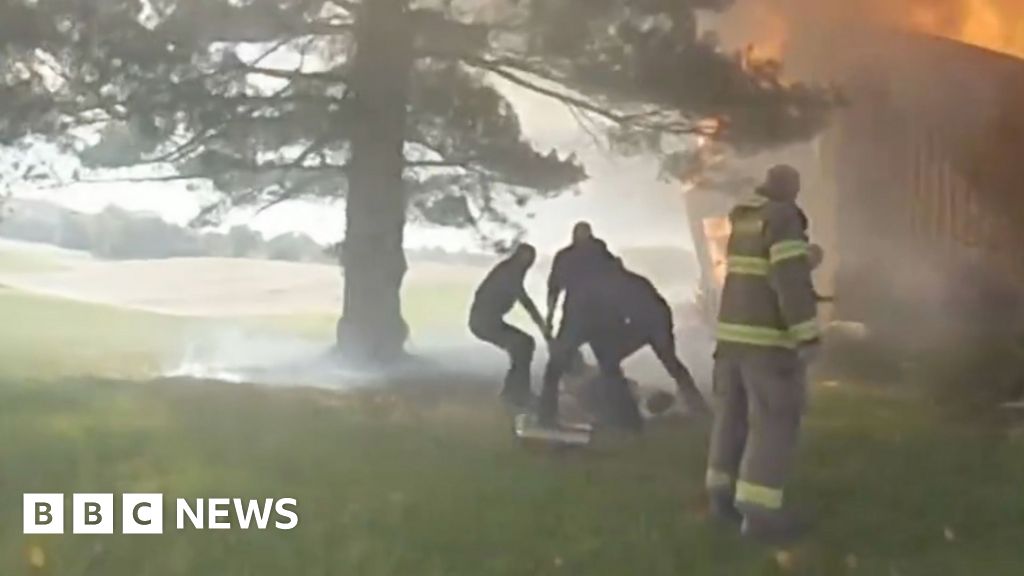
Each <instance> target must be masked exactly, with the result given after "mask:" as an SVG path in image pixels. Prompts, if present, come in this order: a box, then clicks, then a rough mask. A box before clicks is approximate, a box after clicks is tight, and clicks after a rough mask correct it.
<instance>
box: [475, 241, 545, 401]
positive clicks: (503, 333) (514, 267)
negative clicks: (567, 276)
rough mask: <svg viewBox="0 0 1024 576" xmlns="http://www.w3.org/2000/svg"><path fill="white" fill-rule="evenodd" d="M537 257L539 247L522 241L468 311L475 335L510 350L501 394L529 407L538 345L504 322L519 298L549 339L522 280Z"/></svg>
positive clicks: (486, 281) (485, 283)
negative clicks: (531, 377)
mask: <svg viewBox="0 0 1024 576" xmlns="http://www.w3.org/2000/svg"><path fill="white" fill-rule="evenodd" d="M536 260H537V250H536V249H535V248H534V247H533V246H531V245H529V244H525V243H524V244H520V245H519V247H518V248H516V250H515V252H513V253H512V255H511V256H509V257H508V258H506V259H505V260H503V261H501V262H499V263H498V265H497V266H495V267H494V269H493V270H491V271H490V272H489V273H488V274H487V277H486V278H484V281H483V282H482V283H481V284H480V287H479V288H477V290H476V294H475V296H474V298H473V305H472V307H471V308H470V312H469V330H470V332H472V333H473V335H474V336H476V337H477V338H479V339H481V340H483V341H484V342H488V343H490V344H493V345H495V346H497V347H498V348H501V349H502V350H504V351H505V352H507V353H508V356H509V364H510V365H509V369H508V373H507V374H506V375H505V385H504V388H502V391H501V398H502V399H503V400H504V401H505V402H507V403H509V404H510V405H513V406H516V407H520V408H529V407H530V406H531V405H532V404H533V400H534V395H533V391H532V390H531V388H530V365H531V363H532V362H533V353H534V350H535V349H536V345H535V343H534V340H533V338H532V337H530V335H529V334H527V333H526V332H523V331H522V330H520V329H518V328H516V327H515V326H512V325H511V324H508V323H507V322H505V316H506V315H507V314H508V313H509V312H510V311H511V310H512V307H513V306H515V304H516V303H517V302H518V303H519V304H521V305H522V306H523V308H525V309H526V312H527V313H528V314H529V315H530V318H531V319H532V320H533V322H534V323H535V324H536V325H537V327H538V328H539V329H540V331H541V334H543V335H544V338H545V339H547V340H548V341H550V340H551V334H550V331H549V330H548V327H547V324H545V322H544V318H543V317H542V316H541V314H540V311H539V310H538V309H537V306H536V305H535V304H534V303H533V300H532V299H531V298H530V296H529V294H527V293H526V288H525V287H524V286H523V282H524V280H525V278H526V273H527V271H529V269H530V268H531V267H532V266H533V263H534V262H535V261H536Z"/></svg>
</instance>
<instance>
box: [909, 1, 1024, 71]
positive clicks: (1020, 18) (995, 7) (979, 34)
mask: <svg viewBox="0 0 1024 576" xmlns="http://www.w3.org/2000/svg"><path fill="white" fill-rule="evenodd" d="M957 8H958V11H957V12H956V14H958V15H959V16H960V18H958V19H951V18H948V17H945V18H944V17H943V14H942V12H941V11H940V10H941V6H940V7H939V8H936V7H935V4H934V3H932V6H931V7H930V8H929V6H927V5H921V6H918V7H917V9H916V10H915V11H914V12H913V13H912V17H911V19H910V21H909V23H908V24H909V25H910V27H911V28H912V29H915V30H919V31H921V32H927V33H930V34H935V35H938V36H945V37H948V38H953V39H956V40H960V41H962V42H966V43H968V44H974V45H976V46H981V47H984V48H988V49H990V50H995V51H998V52H1005V53H1007V54H1013V55H1016V56H1021V57H1024V2H1021V1H1020V0H959V2H957ZM947 10H948V9H947Z"/></svg>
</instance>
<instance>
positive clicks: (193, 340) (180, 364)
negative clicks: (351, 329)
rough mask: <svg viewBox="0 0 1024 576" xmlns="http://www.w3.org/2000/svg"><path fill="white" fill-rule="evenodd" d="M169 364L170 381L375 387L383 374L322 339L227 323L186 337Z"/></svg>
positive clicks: (321, 386)
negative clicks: (361, 366)
mask: <svg viewBox="0 0 1024 576" xmlns="http://www.w3.org/2000/svg"><path fill="white" fill-rule="evenodd" d="M164 366H165V367H164V369H163V371H162V374H161V375H162V376H163V377H167V378H190V379H197V380H219V381H223V382H232V383H252V384H264V385H271V386H304V387H315V388H329V389H336V390H340V389H355V388H360V387H365V386H371V385H374V384H375V383H376V381H377V379H378V376H379V375H377V374H369V373H366V372H362V371H359V370H356V369H353V368H351V367H347V366H346V365H344V364H343V363H341V362H340V361H339V360H338V359H337V358H336V357H335V356H334V355H333V354H331V350H330V349H329V348H328V347H327V346H325V345H324V342H323V341H322V340H314V339H306V338H302V337H299V336H293V335H289V334H284V333H280V332H276V331H271V330H260V329H253V328H249V327H244V326H239V325H227V324H225V325H221V326H217V327H207V328H204V329H202V330H197V331H193V332H192V333H189V334H186V336H185V340H184V342H183V344H182V346H181V348H180V352H177V353H175V354H172V355H170V356H169V357H168V358H167V360H166V361H165V362H164Z"/></svg>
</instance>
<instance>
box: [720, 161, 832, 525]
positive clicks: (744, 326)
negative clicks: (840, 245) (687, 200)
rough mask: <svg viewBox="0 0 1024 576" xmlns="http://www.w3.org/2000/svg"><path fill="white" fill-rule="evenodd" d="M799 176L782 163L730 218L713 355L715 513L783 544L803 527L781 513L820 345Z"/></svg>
mask: <svg viewBox="0 0 1024 576" xmlns="http://www.w3.org/2000/svg"><path fill="white" fill-rule="evenodd" d="M799 191H800V174H799V172H797V171H796V170H795V169H794V168H792V167H790V166H785V165H780V166H776V167H774V168H772V169H771V170H769V172H768V176H767V179H766V181H765V183H764V184H763V185H762V186H760V187H759V188H758V189H757V190H756V193H755V194H753V195H751V196H749V197H747V198H745V199H743V200H742V201H741V202H740V203H739V204H738V205H737V206H736V207H735V209H734V210H733V211H732V213H731V214H730V220H731V223H732V234H731V236H730V238H729V244H728V255H727V269H728V273H727V276H726V280H725V286H724V288H723V291H722V299H721V307H720V310H719V323H718V327H717V349H716V351H715V367H714V395H715V419H714V424H713V428H712V437H711V446H710V450H709V458H708V469H707V488H708V494H709V498H710V504H711V511H712V514H713V516H715V517H716V518H718V519H725V520H730V521H736V522H741V523H742V526H741V530H742V532H743V534H745V535H747V536H750V537H752V538H754V539H756V540H760V541H763V542H768V543H785V542H786V541H789V540H791V539H793V538H795V537H797V536H799V534H800V532H801V531H802V525H801V523H800V522H799V521H798V520H797V518H796V517H795V516H794V515H792V514H791V513H790V512H789V510H788V509H785V508H783V488H784V486H785V483H786V479H787V476H788V474H789V471H790V468H791V467H792V464H793V460H794V457H795V451H796V447H797V440H798V436H799V427H800V420H801V417H802V415H803V411H804V407H805V401H806V368H807V364H808V363H809V362H810V361H811V360H812V359H813V357H814V356H815V354H816V351H817V348H818V344H819V328H818V322H817V302H816V299H817V298H816V295H815V292H814V287H813V285H812V283H811V262H810V261H809V258H808V250H809V247H808V242H807V236H806V232H805V228H806V226H805V223H804V221H803V219H802V218H801V212H800V209H799V208H798V207H797V205H796V197H797V194H798V193H799Z"/></svg>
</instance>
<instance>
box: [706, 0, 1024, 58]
mask: <svg viewBox="0 0 1024 576" xmlns="http://www.w3.org/2000/svg"><path fill="white" fill-rule="evenodd" d="M823 22H824V23H828V22H832V23H834V24H840V25H842V24H846V23H852V22H860V23H868V24H875V25H880V26H886V27H896V28H903V29H908V30H915V31H918V32H923V33H927V34H933V35H936V36H943V37H946V38H951V39H954V40H959V41H961V42H966V43H968V44H973V45H976V46H981V47H984V48H988V49H990V50H995V51H997V52H1004V53H1007V54H1013V55H1016V56H1020V57H1024V0H737V3H736V5H735V7H734V8H733V9H732V11H731V12H730V13H728V14H726V15H725V17H724V24H725V26H726V28H732V29H733V30H732V32H733V33H734V35H735V37H736V38H735V39H739V38H744V37H745V38H746V39H745V40H743V42H744V43H748V42H750V43H752V44H753V46H754V47H755V48H754V49H755V55H756V56H758V57H762V58H764V57H778V56H780V55H781V54H782V52H783V51H784V49H785V47H786V45H787V42H788V38H789V35H790V32H791V31H793V32H795V31H798V30H797V29H798V28H799V27H800V26H801V25H812V26H815V25H817V24H820V23H823ZM728 32H729V30H727V34H726V35H725V36H726V37H728V35H729V34H728Z"/></svg>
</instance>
